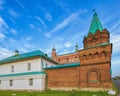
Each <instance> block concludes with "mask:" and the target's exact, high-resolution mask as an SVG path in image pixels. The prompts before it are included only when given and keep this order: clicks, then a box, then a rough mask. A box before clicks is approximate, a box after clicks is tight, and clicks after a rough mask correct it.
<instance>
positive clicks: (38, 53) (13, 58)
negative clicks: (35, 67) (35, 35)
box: [0, 50, 56, 64]
mask: <svg viewBox="0 0 120 96" xmlns="http://www.w3.org/2000/svg"><path fill="white" fill-rule="evenodd" d="M34 57H43V58H44V59H47V60H48V61H50V62H53V63H56V62H55V61H53V60H52V59H51V58H49V57H48V56H47V54H45V53H43V52H42V51H40V50H36V51H32V52H27V53H23V54H18V55H14V56H10V57H8V58H5V59H2V60H0V64H4V63H9V62H14V61H19V60H25V59H30V58H34Z"/></svg>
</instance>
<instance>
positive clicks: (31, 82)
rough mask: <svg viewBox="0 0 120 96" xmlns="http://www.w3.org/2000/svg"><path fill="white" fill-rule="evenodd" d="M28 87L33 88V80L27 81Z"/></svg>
mask: <svg viewBox="0 0 120 96" xmlns="http://www.w3.org/2000/svg"><path fill="white" fill-rule="evenodd" d="M29 86H33V79H32V78H31V79H29Z"/></svg>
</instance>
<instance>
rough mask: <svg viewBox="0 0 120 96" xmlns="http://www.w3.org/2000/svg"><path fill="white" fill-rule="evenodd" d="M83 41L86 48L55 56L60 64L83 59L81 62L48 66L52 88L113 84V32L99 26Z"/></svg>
mask: <svg viewBox="0 0 120 96" xmlns="http://www.w3.org/2000/svg"><path fill="white" fill-rule="evenodd" d="M83 43H84V48H83V49H82V50H78V52H76V53H73V54H66V55H61V56H57V55H56V56H54V57H52V58H53V59H54V60H55V61H56V62H58V63H60V64H64V63H73V62H78V61H79V62H80V66H77V67H69V68H58V69H47V70H46V73H47V76H48V87H49V88H50V87H51V88H57V87H59V88H60V87H61V88H62V87H66V88H68V87H70V88H71V87H73V88H112V83H111V74H110V69H111V54H112V44H111V43H109V32H108V31H107V30H106V29H103V31H102V32H100V31H99V30H97V31H96V32H95V34H88V36H87V37H84V40H83ZM66 58H67V59H66Z"/></svg>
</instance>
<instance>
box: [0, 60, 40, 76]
mask: <svg viewBox="0 0 120 96" xmlns="http://www.w3.org/2000/svg"><path fill="white" fill-rule="evenodd" d="M28 63H31V70H29V71H42V65H41V60H40V58H35V59H29V60H24V61H18V62H12V63H7V64H2V65H0V75H1V74H12V73H21V72H28ZM11 66H14V72H11Z"/></svg>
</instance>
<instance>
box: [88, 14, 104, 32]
mask: <svg viewBox="0 0 120 96" xmlns="http://www.w3.org/2000/svg"><path fill="white" fill-rule="evenodd" d="M97 30H99V31H100V32H101V31H102V30H103V26H102V24H101V23H100V20H99V18H98V16H97V13H96V12H95V13H94V15H93V19H92V22H91V25H90V29H89V34H95V32H96V31H97Z"/></svg>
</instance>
